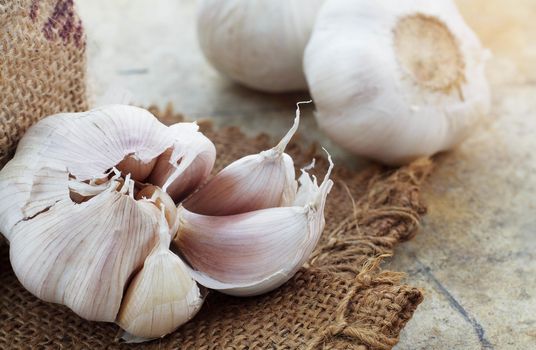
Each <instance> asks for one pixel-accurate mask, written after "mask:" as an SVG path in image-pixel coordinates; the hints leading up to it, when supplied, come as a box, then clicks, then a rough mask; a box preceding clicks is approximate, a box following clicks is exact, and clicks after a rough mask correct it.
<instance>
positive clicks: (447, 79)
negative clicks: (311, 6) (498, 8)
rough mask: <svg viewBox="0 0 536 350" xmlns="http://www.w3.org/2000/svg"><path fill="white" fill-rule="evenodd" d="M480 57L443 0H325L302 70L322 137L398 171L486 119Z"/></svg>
mask: <svg viewBox="0 0 536 350" xmlns="http://www.w3.org/2000/svg"><path fill="white" fill-rule="evenodd" d="M486 53H487V51H486V50H484V49H483V47H482V45H481V43H480V42H479V40H478V38H477V37H476V35H475V34H474V33H473V31H472V30H471V29H470V28H469V27H468V26H467V24H466V23H465V22H464V20H463V18H462V16H461V15H460V13H459V12H458V10H457V8H456V5H455V4H454V2H453V1H452V0H438V1H426V0H414V1H404V2H400V1H396V0H378V1H366V0H333V1H328V2H326V4H325V6H323V7H322V9H321V10H320V12H319V14H318V17H317V21H316V23H315V28H314V30H313V34H312V36H311V40H310V41H309V43H308V45H307V48H306V50H305V54H304V71H305V75H306V77H307V81H308V84H309V88H310V92H311V95H312V97H313V99H314V101H315V106H316V109H317V113H316V118H317V121H318V124H319V127H320V128H321V129H322V130H323V131H324V132H325V133H326V134H327V135H328V136H329V137H330V138H331V139H333V140H334V141H335V142H337V143H338V144H339V145H340V146H342V147H344V148H346V149H348V150H350V151H352V152H354V153H356V154H359V155H363V156H367V157H371V158H374V159H377V160H379V161H382V162H384V163H387V164H393V165H399V164H402V163H406V162H409V161H411V160H413V159H415V158H418V157H422V156H429V155H432V154H434V153H437V152H439V151H444V150H448V149H451V148H453V147H455V146H456V145H457V144H458V143H460V142H461V141H463V140H464V139H465V138H466V137H467V136H468V135H469V134H470V133H471V131H472V130H473V128H474V127H475V126H476V125H477V124H478V122H479V121H480V120H481V119H482V118H484V117H485V116H486V115H487V114H488V112H489V108H490V92H489V86H488V83H487V80H486V76H485V63H486V58H485V57H486Z"/></svg>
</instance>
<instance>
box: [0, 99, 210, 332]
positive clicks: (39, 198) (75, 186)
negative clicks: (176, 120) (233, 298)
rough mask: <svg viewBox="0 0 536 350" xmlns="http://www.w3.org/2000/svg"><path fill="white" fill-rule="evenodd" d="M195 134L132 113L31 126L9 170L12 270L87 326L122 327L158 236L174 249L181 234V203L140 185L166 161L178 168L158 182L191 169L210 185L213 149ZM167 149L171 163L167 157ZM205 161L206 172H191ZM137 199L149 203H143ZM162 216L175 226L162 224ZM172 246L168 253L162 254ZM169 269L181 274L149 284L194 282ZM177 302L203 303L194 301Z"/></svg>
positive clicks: (3, 187)
mask: <svg viewBox="0 0 536 350" xmlns="http://www.w3.org/2000/svg"><path fill="white" fill-rule="evenodd" d="M188 130H190V133H189V135H188V137H184V135H183V133H182V131H181V132H177V131H176V128H168V127H166V126H164V125H163V124H161V123H160V122H159V121H158V120H157V119H156V118H155V117H154V116H152V115H151V114H150V113H149V112H147V111H145V110H142V109H139V108H135V107H129V106H108V107H103V108H99V109H96V110H93V111H90V112H85V113H68V114H58V115H55V116H51V117H48V118H45V119H43V120H41V121H40V122H38V123H37V124H35V125H34V126H32V127H31V128H30V129H29V131H28V132H27V133H26V135H25V136H24V137H23V139H22V140H21V142H20V143H19V146H18V149H17V152H16V155H15V157H14V158H13V159H12V160H11V161H10V162H9V163H8V164H7V165H6V166H5V167H4V169H3V170H2V171H1V172H0V197H1V200H0V231H1V232H2V233H3V234H4V235H5V236H6V238H7V239H8V240H9V243H10V258H11V264H12V266H13V270H14V272H15V274H16V275H17V277H18V279H19V280H20V282H21V283H22V285H23V286H24V287H25V288H26V289H28V290H29V291H30V292H31V293H33V294H34V295H36V296H37V297H39V298H40V299H43V300H45V301H49V302H54V303H60V304H64V305H66V306H68V307H69V308H71V309H72V310H73V311H74V312H76V313H77V314H78V315H80V316H81V317H83V318H86V319H88V320H95V321H107V322H114V321H115V320H116V318H117V315H118V312H119V310H120V307H121V305H122V302H123V293H124V290H125V288H126V286H127V283H128V282H129V280H130V279H131V278H132V277H133V276H135V275H136V274H137V271H138V270H139V269H140V268H141V267H142V266H144V269H142V272H141V274H142V277H140V278H141V279H142V280H145V277H144V276H145V272H144V271H146V270H147V269H149V268H150V267H151V264H152V263H153V260H154V259H152V258H151V256H152V253H151V251H154V249H155V248H154V247H155V245H156V242H157V241H158V239H159V237H158V235H159V232H160V231H162V230H164V231H166V232H168V235H170V237H168V243H169V240H170V239H171V235H174V233H175V232H173V230H175V231H176V229H177V224H176V223H175V222H177V223H178V219H177V214H176V208H175V203H174V202H173V200H172V199H171V198H169V196H168V195H167V194H166V193H165V192H163V191H159V192H158V193H157V195H156V196H153V195H154V193H155V192H156V191H154V190H150V191H146V190H144V187H145V186H146V185H145V184H143V183H140V182H138V180H143V178H145V177H148V176H150V175H151V172H152V170H153V168H156V167H159V166H160V164H159V163H161V162H165V163H166V164H169V165H170V166H171V167H173V168H174V169H175V172H173V173H172V174H171V175H170V176H169V177H168V178H167V179H159V180H161V182H164V183H165V182H167V181H168V180H171V182H170V185H172V184H173V183H175V182H177V181H178V182H180V181H181V179H182V177H183V176H184V175H186V176H187V177H190V176H192V175H191V174H190V172H191V171H196V172H197V176H200V177H203V176H205V174H207V173H208V172H210V169H212V166H213V163H214V159H215V148H214V145H213V144H212V143H211V142H210V141H209V140H208V139H207V138H206V137H205V136H203V135H202V134H201V133H199V132H198V131H197V126H196V125H195V124H189V125H188ZM168 149H172V156H171V157H168V156H165V157H162V155H163V154H164V153H165V152H166V150H168ZM207 152H208V153H210V156H206V154H207ZM199 155H202V157H201V158H200V159H202V160H203V161H204V163H203V166H196V167H195V168H194V169H193V170H192V169H190V168H189V167H188V164H190V165H191V164H193V163H194V162H195V160H196V159H198V156H199ZM170 159H171V160H172V161H173V164H172V163H170ZM207 169H208V170H207ZM133 177H137V179H136V181H135V180H134V179H133ZM138 192H140V193H142V194H143V193H146V194H147V195H145V196H141V198H140V196H138V194H139V193H138ZM147 192H149V193H147ZM180 195H181V196H183V195H185V194H180ZM148 197H151V198H148ZM161 210H164V212H165V213H166V217H167V218H169V222H167V221H165V220H164V221H162V220H161V219H160V217H161V215H162V214H161ZM164 248H165V247H162V245H160V248H159V250H158V253H159V254H160V252H161V251H162V250H163V249H164ZM166 249H167V248H166ZM169 254H171V253H168V255H169ZM159 256H160V255H159ZM177 258H178V257H177ZM144 263H145V265H144ZM170 264H172V265H173V264H174V265H177V262H173V261H171V262H170ZM160 265H161V264H160ZM161 269H162V271H171V272H170V273H174V274H176V275H175V276H171V275H170V276H149V277H150V278H154V279H155V280H156V281H158V278H160V279H162V278H168V279H171V280H178V281H183V282H184V283H187V280H184V278H182V277H181V276H180V271H179V269H177V268H175V269H172V270H169V269H168V270H166V269H163V268H161ZM140 278H136V279H135V280H136V281H137V280H139V279H140ZM140 285H141V286H143V287H146V285H145V284H144V283H140ZM135 286H136V284H134V285H133V286H131V287H130V288H129V293H130V292H131V290H132V288H135ZM160 286H161V285H159V284H157V283H156V282H155V283H154V287H155V288H157V287H158V288H160ZM168 286H169V285H168ZM173 288H176V289H177V290H178V289H180V288H186V287H185V286H179V285H175V286H173ZM160 292H164V291H160ZM134 294H136V293H134ZM171 296H172V297H176V298H182V297H185V298H186V297H189V298H197V301H196V302H199V298H200V297H199V295H197V294H195V293H194V294H191V293H190V294H186V295H182V294H178V293H175V294H171ZM167 301H168V302H175V303H183V302H184V301H183V300H174V301H173V300H167ZM188 302H190V301H188ZM196 311H197V308H181V309H180V312H184V313H185V314H183V315H178V318H176V319H174V320H171V321H173V322H172V323H171V324H169V323H168V324H166V325H165V327H164V328H157V327H154V325H152V324H146V325H145V327H144V328H146V329H147V328H151V327H153V329H152V331H153V333H152V334H153V335H155V336H162V335H165V334H166V333H165V332H168V331H169V330H170V329H171V330H172V329H174V328H176V327H178V326H179V325H180V322H182V321H185V320H187V319H189V318H190V317H191V316H193V314H194V313H195V312H196ZM146 321H150V320H146ZM141 335H143V334H141Z"/></svg>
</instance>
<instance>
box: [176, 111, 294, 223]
mask: <svg viewBox="0 0 536 350" xmlns="http://www.w3.org/2000/svg"><path fill="white" fill-rule="evenodd" d="M299 123H300V109H299V104H298V107H297V109H296V118H295V119H294V125H293V126H292V128H291V129H290V130H289V131H288V133H287V134H286V135H285V136H284V137H283V139H282V140H281V141H280V142H279V144H278V145H277V146H275V147H274V148H272V149H269V150H267V151H262V152H261V153H259V154H254V155H249V156H246V157H244V158H241V159H239V160H237V161H234V162H233V163H231V164H230V165H228V166H227V167H226V168H224V169H223V170H222V171H220V172H219V173H218V174H217V175H216V176H215V177H213V178H212V179H210V181H209V182H208V183H207V184H205V185H204V186H203V187H201V189H200V190H199V191H197V192H196V193H194V194H193V195H192V197H190V198H189V199H188V200H186V201H185V202H184V204H183V205H184V207H185V208H186V209H188V211H191V212H194V213H197V214H203V215H218V216H219V215H233V214H240V213H245V212H249V211H253V210H258V209H264V208H272V207H279V206H288V205H291V204H292V202H293V201H294V196H295V195H296V188H297V184H296V180H295V179H294V178H295V176H294V162H293V160H292V158H291V157H290V156H289V155H288V154H286V153H284V152H285V148H286V146H287V144H288V143H289V142H290V140H291V138H292V136H293V135H294V134H295V133H296V130H297V129H298V125H299Z"/></svg>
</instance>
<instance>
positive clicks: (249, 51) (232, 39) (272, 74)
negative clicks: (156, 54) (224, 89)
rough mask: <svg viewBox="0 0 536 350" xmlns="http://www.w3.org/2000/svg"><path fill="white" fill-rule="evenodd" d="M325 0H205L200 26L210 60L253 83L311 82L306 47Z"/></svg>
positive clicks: (283, 87)
mask: <svg viewBox="0 0 536 350" xmlns="http://www.w3.org/2000/svg"><path fill="white" fill-rule="evenodd" d="M323 2H324V0H270V1H265V0H201V1H199V5H198V6H199V8H198V15H197V29H198V37H199V43H200V45H201V48H202V50H203V52H204V54H205V56H206V58H207V59H208V61H210V63H211V64H212V65H213V66H214V67H215V68H216V69H217V70H218V71H220V72H221V73H223V74H225V75H227V76H228V77H229V78H231V79H233V80H235V81H237V82H239V83H241V84H244V85H246V86H248V87H250V88H254V89H258V90H261V91H267V92H284V91H293V90H303V89H306V88H307V84H306V82H305V77H304V75H303V69H302V60H303V50H304V48H305V45H306V44H307V41H308V40H309V36H310V34H311V29H312V27H313V24H314V21H315V18H316V13H317V11H318V9H319V8H320V6H321V5H322V3H323Z"/></svg>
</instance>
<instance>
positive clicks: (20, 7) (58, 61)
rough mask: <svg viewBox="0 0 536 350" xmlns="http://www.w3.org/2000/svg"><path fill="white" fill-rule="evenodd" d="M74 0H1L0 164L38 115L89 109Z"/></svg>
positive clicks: (43, 115) (82, 35) (83, 44)
mask: <svg viewBox="0 0 536 350" xmlns="http://www.w3.org/2000/svg"><path fill="white" fill-rule="evenodd" d="M85 47H86V43H85V36H84V31H83V29H82V23H81V21H80V19H79V18H78V17H77V15H76V13H75V11H74V7H73V0H0V168H1V167H2V166H3V165H4V164H5V163H6V162H7V161H8V160H9V158H11V156H12V154H13V152H14V150H15V147H16V146H17V142H18V141H19V139H20V138H21V137H22V135H23V134H24V132H25V131H26V130H27V129H28V128H29V127H30V126H31V125H32V124H33V123H35V122H36V121H38V120H39V119H41V118H43V117H45V116H48V115H52V114H56V113H60V112H76V111H81V110H85V109H87V102H86V81H85V74H86V72H85V69H86V57H85Z"/></svg>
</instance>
